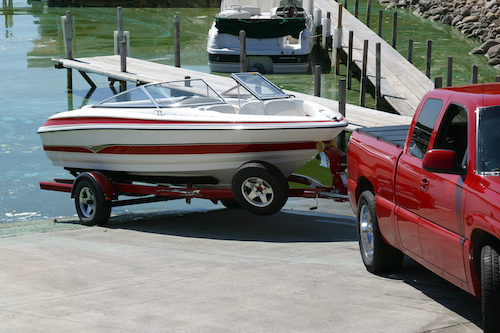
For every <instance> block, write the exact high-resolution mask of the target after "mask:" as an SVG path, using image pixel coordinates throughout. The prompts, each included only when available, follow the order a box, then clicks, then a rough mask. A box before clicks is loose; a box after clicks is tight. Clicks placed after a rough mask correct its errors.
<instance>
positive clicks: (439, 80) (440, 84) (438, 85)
mask: <svg viewBox="0 0 500 333" xmlns="http://www.w3.org/2000/svg"><path fill="white" fill-rule="evenodd" d="M442 87H443V77H442V76H436V77H435V78H434V88H436V89H438V88H442Z"/></svg>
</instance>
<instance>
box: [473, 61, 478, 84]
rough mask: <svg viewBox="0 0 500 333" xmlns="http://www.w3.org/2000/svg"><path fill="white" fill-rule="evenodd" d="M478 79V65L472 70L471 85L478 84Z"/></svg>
mask: <svg viewBox="0 0 500 333" xmlns="http://www.w3.org/2000/svg"><path fill="white" fill-rule="evenodd" d="M477 77H478V67H477V65H472V70H471V83H472V84H476V83H477Z"/></svg>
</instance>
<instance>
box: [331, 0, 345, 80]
mask: <svg viewBox="0 0 500 333" xmlns="http://www.w3.org/2000/svg"><path fill="white" fill-rule="evenodd" d="M342 8H343V4H341V3H339V15H338V20H337V27H336V28H335V30H334V35H333V38H334V42H333V44H334V45H333V48H334V49H335V58H334V59H335V74H336V75H339V74H340V68H339V67H340V50H341V48H342Z"/></svg>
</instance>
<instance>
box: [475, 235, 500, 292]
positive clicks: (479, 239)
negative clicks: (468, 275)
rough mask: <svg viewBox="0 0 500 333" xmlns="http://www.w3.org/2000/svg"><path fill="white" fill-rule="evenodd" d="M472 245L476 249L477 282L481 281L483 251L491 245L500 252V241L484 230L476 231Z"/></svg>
mask: <svg viewBox="0 0 500 333" xmlns="http://www.w3.org/2000/svg"><path fill="white" fill-rule="evenodd" d="M471 238H472V243H473V244H474V247H473V249H472V251H473V253H472V256H473V262H474V274H475V276H476V279H477V281H478V282H479V281H481V249H482V248H483V247H484V246H485V245H489V246H491V247H492V248H494V249H496V250H497V251H500V240H499V239H498V238H496V237H495V236H493V235H491V234H489V233H486V232H484V231H482V230H475V231H474V232H473V235H472V237H471ZM479 288H480V286H479Z"/></svg>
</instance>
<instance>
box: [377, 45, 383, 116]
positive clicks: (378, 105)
mask: <svg viewBox="0 0 500 333" xmlns="http://www.w3.org/2000/svg"><path fill="white" fill-rule="evenodd" d="M380 63H381V46H380V43H377V44H375V109H377V110H379V109H380V106H381V104H382V103H381V102H380V99H381V98H382V97H381V95H382V94H381V65H380Z"/></svg>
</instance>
